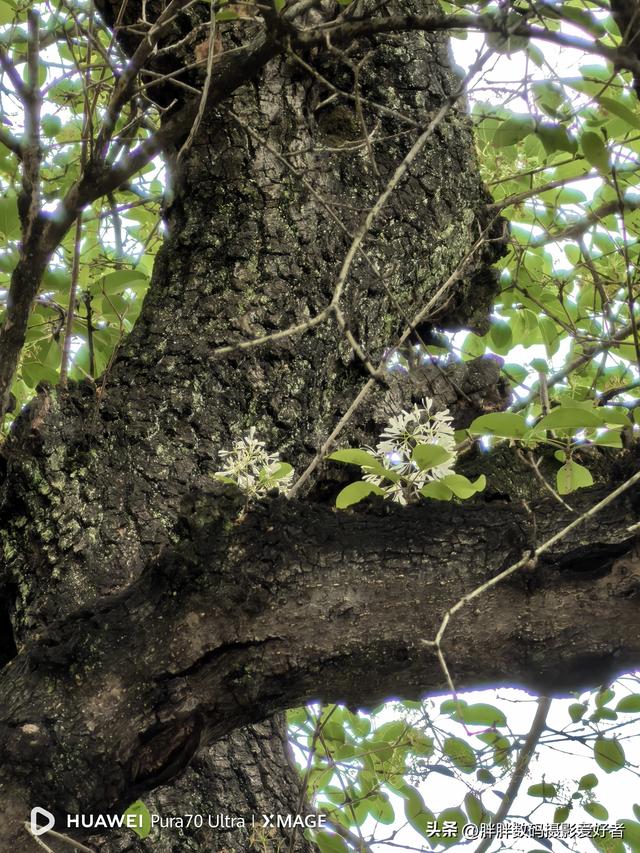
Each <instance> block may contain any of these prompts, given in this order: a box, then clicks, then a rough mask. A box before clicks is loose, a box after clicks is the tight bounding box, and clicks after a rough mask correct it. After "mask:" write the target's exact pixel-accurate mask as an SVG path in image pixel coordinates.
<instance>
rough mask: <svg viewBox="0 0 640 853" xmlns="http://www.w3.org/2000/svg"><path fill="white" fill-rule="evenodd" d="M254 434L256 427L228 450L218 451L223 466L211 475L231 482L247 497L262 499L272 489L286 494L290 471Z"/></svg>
mask: <svg viewBox="0 0 640 853" xmlns="http://www.w3.org/2000/svg"><path fill="white" fill-rule="evenodd" d="M255 433H256V430H255V427H251V428H250V430H249V432H248V433H247V434H246V435H245V436H244V438H241V439H239V440H238V441H236V443H235V444H234V445H233V447H232V448H231V450H221V451H220V457H221V459H222V462H223V465H224V467H223V468H222V469H221V470H220V471H216V472H215V474H214V476H215V477H217V478H218V479H220V480H222V481H223V482H225V483H234V484H235V485H237V486H238V488H239V489H240V490H241V491H242V492H244V493H245V494H246V495H247V496H248V497H249V498H262V497H264V496H265V495H266V494H267V492H270V491H271V490H272V489H278V491H280V492H286V491H287V489H288V488H289V486H290V485H291V480H292V479H293V468H292V467H291V465H288V464H287V463H286V462H281V461H280V456H279V454H278V453H269V452H268V451H267V450H266V448H265V444H264V441H259V440H258V439H257V438H256V435H255Z"/></svg>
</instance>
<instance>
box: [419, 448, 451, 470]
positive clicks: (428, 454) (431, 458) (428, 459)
mask: <svg viewBox="0 0 640 853" xmlns="http://www.w3.org/2000/svg"><path fill="white" fill-rule="evenodd" d="M450 459H451V453H448V452H447V451H446V450H445V449H444V447H440V445H439V444H419V445H418V446H417V447H416V448H415V449H414V451H413V453H412V454H411V461H412V462H415V463H416V465H417V466H418V467H419V468H420V469H421V470H422V471H427V470H429V469H431V468H435V467H437V466H438V465H442V464H443V463H444V462H448V461H449V460H450Z"/></svg>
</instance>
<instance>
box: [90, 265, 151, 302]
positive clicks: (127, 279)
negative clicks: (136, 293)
mask: <svg viewBox="0 0 640 853" xmlns="http://www.w3.org/2000/svg"><path fill="white" fill-rule="evenodd" d="M141 281H145V282H146V281H147V276H146V275H145V274H144V273H143V272H139V271H138V270H116V271H115V272H112V273H109V274H108V275H105V276H104V278H103V279H102V281H101V287H102V290H103V291H104V292H105V293H107V294H109V296H111V295H112V294H115V293H123V292H124V291H125V290H127V289H128V288H130V287H131V286H132V285H133V284H136V283H140V282H141Z"/></svg>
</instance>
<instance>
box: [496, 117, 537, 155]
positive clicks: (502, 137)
mask: <svg viewBox="0 0 640 853" xmlns="http://www.w3.org/2000/svg"><path fill="white" fill-rule="evenodd" d="M534 130H535V121H534V120H533V118H532V117H531V116H530V115H520V116H517V115H514V116H512V117H511V118H508V119H507V120H506V121H503V122H502V124H501V125H500V126H499V127H498V129H497V130H496V132H495V133H494V135H493V144H494V145H495V146H496V148H503V147H505V146H507V145H515V143H516V142H520V141H521V140H522V139H524V138H525V136H528V135H529V134H530V133H532V132H533V131H534Z"/></svg>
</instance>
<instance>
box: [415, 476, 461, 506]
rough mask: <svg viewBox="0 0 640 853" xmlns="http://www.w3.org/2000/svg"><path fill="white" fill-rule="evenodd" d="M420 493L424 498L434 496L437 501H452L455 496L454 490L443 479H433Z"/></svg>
mask: <svg viewBox="0 0 640 853" xmlns="http://www.w3.org/2000/svg"><path fill="white" fill-rule="evenodd" d="M420 494H421V495H422V497H423V498H433V500H436V501H450V500H451V498H452V497H453V492H452V491H451V489H450V488H449V487H448V486H445V484H444V483H443V482H442V481H441V480H432V481H431V482H430V483H426V485H424V486H423V487H422V488H421V489H420Z"/></svg>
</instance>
